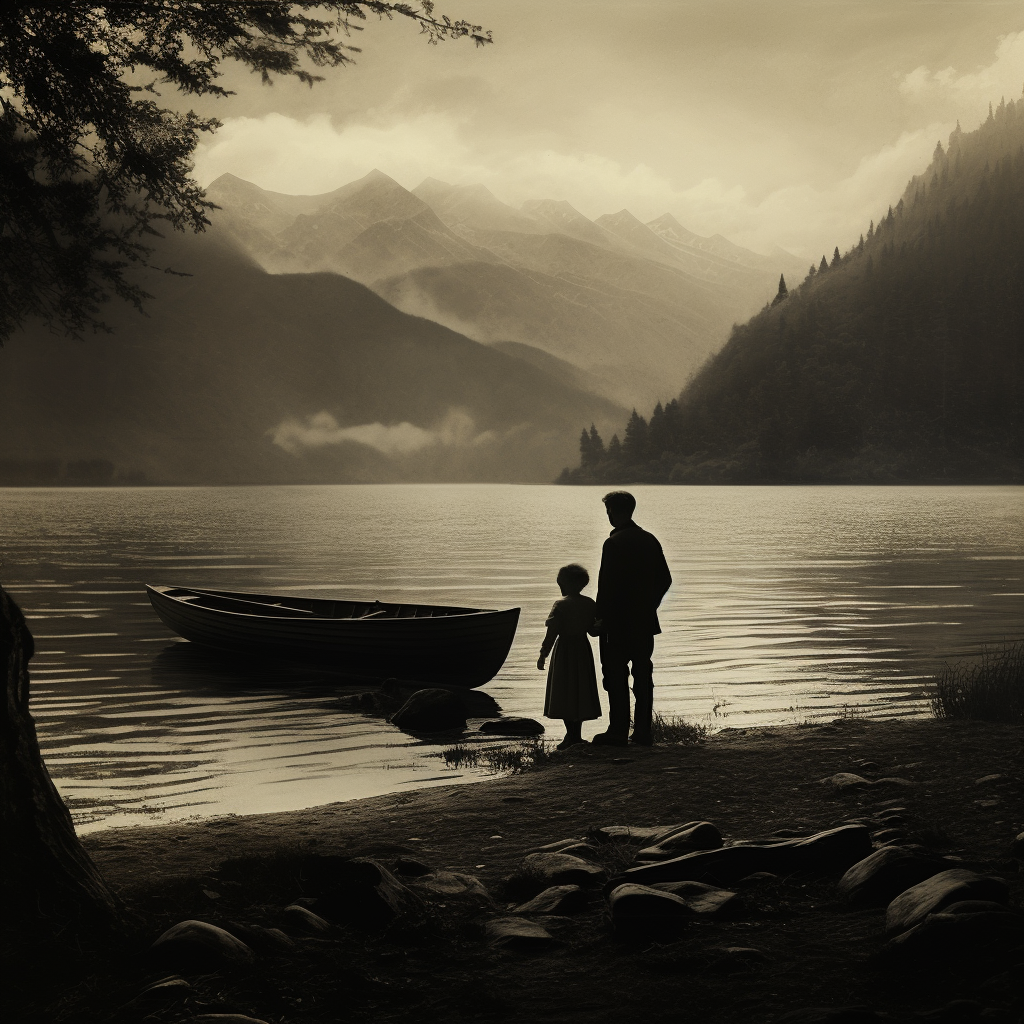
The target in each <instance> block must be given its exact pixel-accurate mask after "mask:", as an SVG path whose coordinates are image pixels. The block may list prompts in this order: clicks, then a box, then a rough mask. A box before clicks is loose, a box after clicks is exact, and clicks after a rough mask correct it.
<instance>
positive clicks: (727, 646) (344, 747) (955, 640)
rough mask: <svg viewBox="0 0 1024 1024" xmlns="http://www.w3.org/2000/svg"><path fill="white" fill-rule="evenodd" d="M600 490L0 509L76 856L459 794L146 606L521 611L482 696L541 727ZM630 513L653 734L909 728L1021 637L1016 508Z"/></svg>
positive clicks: (690, 494) (778, 497)
mask: <svg viewBox="0 0 1024 1024" xmlns="http://www.w3.org/2000/svg"><path fill="white" fill-rule="evenodd" d="M602 490H603V489H601V488H591V487H577V488H565V487H548V486H516V485H452V484H436V485H368V486H311V487H238V488H135V489H130V488H129V489H120V488H102V489H53V488H49V489H38V490H36V489H20V490H0V522H2V523H3V533H2V537H0V544H2V556H3V563H4V571H5V580H6V583H7V585H8V587H9V589H10V591H11V593H12V595H13V596H14V597H15V598H16V600H18V601H19V603H20V604H21V605H22V607H23V608H24V610H25V613H26V616H27V618H28V622H29V625H30V628H31V629H32V631H33V634H34V635H35V637H36V642H37V651H38V652H37V654H36V656H35V658H34V659H33V662H32V678H33V705H32V706H33V713H34V715H35V716H36V720H37V726H38V729H39V737H40V743H41V746H42V748H43V752H44V755H45V756H46V760H47V764H48V767H49V769H50V771H51V773H52V774H53V776H54V779H55V781H56V782H57V785H58V787H59V788H60V791H61V793H62V795H63V796H64V798H65V799H66V800H67V802H68V803H69V805H70V806H71V808H72V811H73V813H74V815H75V819H76V823H77V824H78V825H79V828H80V830H82V831H89V830H92V829H95V828H99V827H104V826H108V825H112V824H128V823H131V824H135V823H144V822H157V821H165V820H170V819H174V818H181V817H187V816H191V815H210V814H224V813H253V812H263V811H273V810H281V809H289V808H297V807H306V806H313V805H315V804H320V803H325V802H329V801H334V800H346V799H353V798H357V797H362V796H367V795H373V794H378V793H383V792H388V791H396V790H402V789H407V788H411V787H419V786H424V785H431V784H439V783H449V782H452V781H458V780H466V781H472V780H473V779H475V778H478V777H479V774H477V773H474V772H472V771H467V770H460V771H454V770H449V769H447V768H446V767H445V763H444V761H443V760H442V759H441V758H440V756H439V753H440V750H441V749H442V747H443V746H444V745H446V743H445V741H442V740H438V741H436V742H434V743H430V744H427V743H421V742H419V741H418V740H416V739H414V738H413V737H411V736H408V735H406V734H403V733H401V732H399V731H398V730H397V729H395V728H393V727H392V726H390V725H388V724H387V723H385V722H383V721H381V720H380V719H374V718H369V717H366V716H362V715H356V714H352V713H350V712H346V711H342V710H340V709H339V708H337V707H336V706H335V701H336V698H337V696H338V695H339V694H341V693H344V692H351V691H345V690H344V688H343V687H341V686H340V685H339V684H338V682H337V681H336V680H332V679H330V678H329V677H325V675H324V674H323V673H314V672H309V671H305V670H302V669H297V668H295V667H294V666H292V667H284V666H282V667H276V666H272V665H264V666H259V667H258V668H254V667H253V666H252V665H244V664H241V663H233V662H231V661H230V660H226V661H225V660H223V659H211V658H209V657H208V656H207V655H205V654H204V653H203V652H202V651H200V650H198V649H196V648H195V647H194V646H193V645H190V644H187V643H185V642H180V641H178V640H177V639H176V638H175V637H174V636H173V634H171V633H170V632H169V631H168V630H167V629H166V628H164V627H163V625H162V624H161V623H160V621H159V620H158V619H157V617H156V615H155V614H154V613H153V611H152V609H151V607H150V605H149V601H148V600H147V598H146V595H145V591H144V589H143V584H145V583H164V584H176V585H183V586H195V587H200V588H202V587H209V588H217V589H237V590H250V591H254V592H263V593H285V594H304V593H308V594H309V595H311V596H318V597H331V596H335V597H338V598H353V597H358V598H365V599H368V600H373V599H375V598H376V599H379V600H381V601H402V602H421V603H431V604H449V605H465V606H471V607H484V608H504V607H511V606H518V607H521V608H522V617H521V620H520V626H519V631H518V634H517V637H516V640H515V643H514V645H513V648H512V651H511V654H510V656H509V658H508V661H507V662H506V664H505V666H504V668H503V669H502V670H501V672H499V674H498V676H497V677H496V678H495V679H494V680H493V681H492V682H491V683H489V684H487V686H486V687H484V691H485V692H487V693H490V694H491V695H493V696H494V697H495V698H496V699H497V700H498V702H499V703H500V704H501V706H502V709H503V711H504V712H505V713H506V714H513V715H526V716H530V717H536V718H539V717H540V714H541V708H542V705H543V694H544V675H543V673H540V672H538V671H537V670H536V667H535V662H536V657H537V650H538V648H539V646H540V641H541V638H542V635H543V629H544V627H543V622H544V618H545V616H546V614H547V612H548V609H549V608H550V606H551V603H552V602H553V601H554V600H555V598H556V597H557V596H558V590H557V587H556V586H555V583H554V575H555V571H556V570H557V568H558V567H559V566H560V565H562V564H564V563H566V562H570V561H578V562H581V563H582V564H583V565H585V566H587V567H588V568H589V569H590V570H591V572H592V575H593V576H594V577H595V581H596V571H597V568H598V562H599V557H600V548H601V544H602V542H603V540H604V538H605V536H606V535H607V522H606V521H605V518H604V514H603V510H602V506H601V503H600V495H601V493H602ZM634 491H635V493H636V495H637V498H638V509H637V513H636V521H637V522H638V523H640V524H641V525H642V526H644V527H645V528H646V529H649V530H651V531H653V532H654V533H655V534H656V535H657V536H658V537H659V538H660V540H661V541H662V544H663V545H664V548H665V552H666V555H667V558H668V561H669V565H670V567H671V569H672V573H673V576H674V580H675V582H674V583H673V586H672V588H671V590H670V591H669V593H668V595H667V597H666V599H665V602H664V604H663V606H662V612H661V621H662V627H663V630H664V632H663V633H662V635H661V636H660V637H659V638H658V641H657V647H656V651H655V709H656V710H657V711H659V712H661V713H662V714H665V715H677V714H681V715H685V716H687V717H689V718H691V719H693V720H699V721H704V722H706V723H708V724H709V725H710V726H711V727H712V728H722V727H731V728H744V727H746V726H752V725H766V724H793V723H800V722H804V721H820V720H823V719H828V718H830V717H836V716H842V715H851V714H852V715H864V716H872V717H892V716H923V715H926V714H928V713H929V705H928V682H927V679H928V677H929V676H930V675H931V674H932V673H934V672H935V671H936V670H937V669H938V668H940V667H941V665H942V663H943V662H944V661H946V660H955V659H957V658H961V657H965V656H968V655H972V654H976V653H977V652H979V651H980V650H981V649H982V648H983V647H984V646H985V645H986V644H995V643H999V642H1001V641H1003V640H1004V639H1012V638H1019V636H1020V629H1021V625H1020V624H1021V622H1022V619H1024V501H1022V500H1021V498H1022V493H1021V490H1020V488H1014V487H960V488H941V487H921V488H868V487H848V488H838V487H790V488H783V487H750V488H740V487H717V488H716V487H689V488H658V487H638V488H634ZM594 589H595V583H592V584H591V586H590V588H588V590H587V591H586V592H587V593H592V592H593V591H594ZM595 650H596V643H595ZM602 700H603V704H604V707H605V710H607V701H606V699H605V698H604V697H603V696H602ZM477 724H478V723H474V722H473V721H471V722H470V729H473V728H474V727H475V725H477ZM548 724H549V725H552V724H553V725H554V726H555V730H556V732H555V735H558V734H560V728H559V723H548ZM603 727H604V725H603V723H602V722H593V723H589V730H586V731H585V735H590V734H591V733H593V732H596V731H599V730H600V729H602V728H603ZM448 742H452V741H448Z"/></svg>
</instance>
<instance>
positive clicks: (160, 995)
mask: <svg viewBox="0 0 1024 1024" xmlns="http://www.w3.org/2000/svg"><path fill="white" fill-rule="evenodd" d="M190 995H192V986H191V985H190V984H189V983H188V982H187V981H186V980H185V979H184V978H180V977H177V976H172V977H170V978H161V979H160V980H159V981H154V982H153V983H152V984H151V985H147V986H146V987H145V988H144V989H143V990H142V991H141V992H140V993H139V994H138V995H137V996H136V997H135V998H134V999H133V1000H132V1001H131V1002H130V1003H128V1007H130V1008H131V1009H139V1010H148V1011H149V1012H153V1011H154V1010H158V1009H162V1008H164V1007H169V1006H175V1005H176V1004H178V1003H183V1002H184V1001H185V1000H186V999H188V997H189V996H190Z"/></svg>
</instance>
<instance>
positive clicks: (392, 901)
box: [311, 857, 424, 929]
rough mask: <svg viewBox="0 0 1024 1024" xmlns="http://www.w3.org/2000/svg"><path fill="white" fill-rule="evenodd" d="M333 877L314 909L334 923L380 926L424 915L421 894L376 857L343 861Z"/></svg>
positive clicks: (410, 920) (335, 866) (338, 865)
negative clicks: (404, 883)
mask: <svg viewBox="0 0 1024 1024" xmlns="http://www.w3.org/2000/svg"><path fill="white" fill-rule="evenodd" d="M332 879H333V882H332V883H331V884H330V885H329V886H328V887H327V888H326V889H325V890H324V892H323V893H322V895H321V896H320V897H319V898H318V899H317V900H316V901H315V903H314V905H313V907H312V908H311V909H313V910H314V912H315V913H317V914H319V915H320V916H321V917H325V918H326V919H327V920H328V921H330V922H332V923H333V924H342V925H353V926H354V927H356V928H364V929H377V928H384V927H386V926H387V925H389V924H392V923H393V922H395V921H397V920H399V919H400V918H401V919H405V920H406V921H407V922H410V923H411V922H413V921H416V920H420V919H422V917H423V912H424V908H423V902H422V900H421V899H420V898H419V896H417V895H416V893H414V892H413V891H412V890H411V889H409V888H408V887H407V886H404V885H403V884H402V883H401V882H399V881H398V879H397V878H395V876H394V875H392V874H391V872H390V871H388V870H387V868H385V867H383V865H381V864H378V863H377V862H376V861H374V860H369V859H368V858H363V857H357V858H354V859H352V860H341V861H340V862H339V863H337V864H334V865H333V866H332Z"/></svg>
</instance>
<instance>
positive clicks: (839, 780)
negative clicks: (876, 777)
mask: <svg viewBox="0 0 1024 1024" xmlns="http://www.w3.org/2000/svg"><path fill="white" fill-rule="evenodd" d="M821 781H822V782H823V783H824V784H825V785H826V786H831V788H832V789H834V790H836V791H837V792H840V793H841V792H845V791H848V790H851V789H866V788H867V787H868V786H870V785H872V783H871V780H870V779H865V778H864V776H862V775H855V774H854V773H853V772H837V773H836V774H835V775H830V776H829V777H828V778H827V779H822V780H821Z"/></svg>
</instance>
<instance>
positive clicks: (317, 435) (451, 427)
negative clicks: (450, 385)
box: [270, 409, 494, 458]
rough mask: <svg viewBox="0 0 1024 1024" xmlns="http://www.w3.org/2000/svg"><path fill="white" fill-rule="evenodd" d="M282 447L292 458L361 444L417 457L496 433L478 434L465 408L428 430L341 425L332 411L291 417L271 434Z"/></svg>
mask: <svg viewBox="0 0 1024 1024" xmlns="http://www.w3.org/2000/svg"><path fill="white" fill-rule="evenodd" d="M270 436H271V438H272V440H273V442H274V444H276V445H277V446H278V447H280V448H283V449H284V450H285V451H286V452H289V453H290V454H292V455H300V454H302V453H303V452H305V451H310V450H315V449H318V448H325V447H329V446H332V445H340V444H360V445H364V446H365V447H367V448H373V449H374V450H376V451H378V452H380V453H381V454H382V455H386V456H388V457H389V458H401V457H402V456H407V455H414V454H416V453H417V452H421V451H423V450H424V449H426V448H429V447H431V446H441V447H446V448H454V447H471V446H472V447H475V446H479V445H481V444H484V443H485V442H487V441H489V440H491V439H492V438H493V436H494V433H493V431H489V430H486V431H481V432H478V431H477V429H476V425H475V424H474V422H473V418H472V417H471V416H470V415H469V414H468V413H467V412H466V411H465V410H464V409H449V410H448V412H447V413H446V414H445V416H444V417H443V419H441V420H440V421H439V422H438V423H437V424H436V425H435V426H434V427H431V428H430V429H425V428H423V427H418V426H416V425H415V424H414V423H409V422H405V421H403V422H402V423H395V424H392V425H385V424H383V423H380V422H375V423H360V424H357V425H355V426H351V427H342V426H339V424H338V421H337V420H336V419H335V418H334V416H332V415H331V414H330V413H329V412H326V411H323V412H318V413H316V414H314V415H313V416H307V417H306V418H305V420H301V419H296V418H289V419H286V420H283V421H282V422H281V423H279V424H278V425H277V426H276V427H275V428H274V429H273V430H271V431H270Z"/></svg>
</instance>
